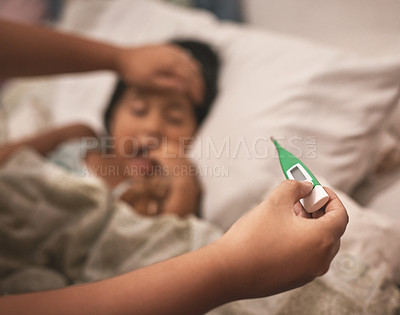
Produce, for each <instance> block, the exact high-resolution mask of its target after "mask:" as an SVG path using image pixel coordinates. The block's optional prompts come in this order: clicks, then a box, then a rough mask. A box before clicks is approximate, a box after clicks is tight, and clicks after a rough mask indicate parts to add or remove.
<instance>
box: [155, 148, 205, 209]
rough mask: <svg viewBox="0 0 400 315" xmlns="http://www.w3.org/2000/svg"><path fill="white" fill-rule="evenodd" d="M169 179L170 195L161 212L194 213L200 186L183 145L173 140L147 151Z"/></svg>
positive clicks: (193, 166) (196, 207) (197, 203)
mask: <svg viewBox="0 0 400 315" xmlns="http://www.w3.org/2000/svg"><path fill="white" fill-rule="evenodd" d="M149 158H151V159H155V160H156V161H157V162H158V163H160V165H161V166H162V168H163V171H164V173H165V174H167V175H168V178H169V180H170V196H169V198H168V199H167V200H166V201H165V203H164V205H163V211H162V213H163V214H167V213H175V214H177V215H179V216H185V215H188V214H195V213H197V211H198V205H199V199H200V196H201V187H200V183H199V181H198V178H197V175H196V172H195V170H196V168H195V165H194V164H193V163H192V162H191V161H190V160H189V159H188V158H187V156H186V153H185V152H184V147H181V146H179V144H178V143H176V142H174V141H168V142H167V143H166V145H165V146H162V147H160V148H159V149H157V150H152V151H150V152H149Z"/></svg>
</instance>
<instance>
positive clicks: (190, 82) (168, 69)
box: [116, 44, 204, 103]
mask: <svg viewBox="0 0 400 315" xmlns="http://www.w3.org/2000/svg"><path fill="white" fill-rule="evenodd" d="M116 70H117V72H118V73H119V74H120V76H121V77H122V79H123V80H124V81H125V82H126V83H127V84H128V85H132V86H136V87H140V88H142V89H158V90H173V91H178V92H181V93H185V94H186V95H187V96H189V98H190V99H191V100H192V101H193V102H194V103H201V102H202V100H203V94H204V82H203V78H202V70H201V66H200V64H199V63H198V62H197V61H196V60H195V59H194V58H192V57H191V56H190V55H189V54H188V53H186V52H185V51H184V49H182V48H179V47H177V46H175V45H171V44H158V45H147V46H143V47H137V48H121V49H120V50H119V52H118V53H117V68H116Z"/></svg>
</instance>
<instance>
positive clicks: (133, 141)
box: [0, 41, 219, 216]
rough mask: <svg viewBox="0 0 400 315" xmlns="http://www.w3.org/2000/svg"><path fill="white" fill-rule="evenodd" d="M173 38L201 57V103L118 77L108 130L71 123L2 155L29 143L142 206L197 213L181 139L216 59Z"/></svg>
mask: <svg viewBox="0 0 400 315" xmlns="http://www.w3.org/2000/svg"><path fill="white" fill-rule="evenodd" d="M174 44H175V45H178V46H179V47H182V48H184V49H185V50H186V51H187V53H188V55H189V56H191V58H195V59H196V60H197V61H198V62H199V63H200V64H201V68H202V69H203V78H204V83H205V94H204V101H203V103H202V104H199V105H195V104H194V103H193V102H192V101H191V100H190V99H189V97H187V96H186V95H185V94H181V93H177V92H171V91H154V90H144V89H139V88H137V87H135V86H127V85H125V84H124V83H123V82H122V81H120V82H119V83H118V84H117V86H116V88H115V91H114V94H113V96H112V98H111V101H110V103H109V105H108V107H107V109H106V111H105V115H104V123H105V127H106V130H107V132H108V135H107V136H103V137H100V139H97V138H94V137H96V135H95V133H94V132H93V131H92V130H91V128H89V127H87V126H85V125H81V124H76V125H71V126H67V127H63V128H60V129H56V130H53V131H50V132H47V133H46V134H42V135H39V136H36V137H34V138H32V139H27V140H23V141H21V142H19V143H16V144H9V145H6V146H5V147H3V148H1V149H0V162H2V161H4V160H5V159H6V158H7V156H9V155H10V154H11V153H12V152H13V151H15V150H16V149H17V148H19V147H21V146H24V145H28V146H32V147H33V148H35V149H36V150H37V151H38V152H40V153H42V154H44V155H47V156H49V158H50V159H51V160H53V161H54V162H55V163H57V164H59V165H62V166H64V167H67V168H68V169H70V170H71V171H74V172H80V173H81V174H83V175H88V174H90V175H95V176H98V177H101V178H102V179H103V180H104V181H105V182H106V183H107V184H108V186H109V187H110V189H113V190H114V193H115V194H116V195H117V196H118V197H120V198H121V199H123V200H125V201H126V202H128V203H130V204H131V205H132V206H133V208H134V209H135V210H136V211H138V212H140V213H142V214H145V215H154V214H159V213H172V212H173V213H176V214H178V215H181V216H183V215H186V214H189V213H195V212H196V211H197V208H198V202H199V197H200V187H199V184H198V182H197V180H196V176H195V175H194V173H195V172H194V171H193V170H194V166H193V165H192V164H191V163H190V161H189V160H188V159H187V158H186V157H185V154H184V147H185V145H187V142H188V140H189V142H190V139H191V138H192V137H193V136H194V134H195V132H196V130H197V128H198V127H199V125H200V124H201V122H202V121H203V119H204V118H205V116H206V115H207V112H208V110H209V108H210V106H211V103H212V101H213V99H214V97H215V94H216V81H217V73H218V62H219V61H218V57H217V55H216V54H215V53H214V52H213V51H212V49H211V48H210V47H209V46H207V45H206V44H203V43H200V42H195V41H176V42H174ZM79 138H80V140H78V141H77V139H79ZM71 140H75V141H74V142H71ZM66 142H68V143H67V144H66ZM63 143H64V145H62V146H61V147H60V144H63ZM82 145H83V147H82ZM56 147H58V149H57V150H56V151H53V150H54V149H55V148H56ZM82 149H83V150H82ZM52 151H53V152H52Z"/></svg>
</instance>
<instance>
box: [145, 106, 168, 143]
mask: <svg viewBox="0 0 400 315" xmlns="http://www.w3.org/2000/svg"><path fill="white" fill-rule="evenodd" d="M163 132H164V124H163V119H162V115H161V113H160V112H158V111H153V112H152V113H151V114H150V115H149V116H148V119H147V120H146V123H145V124H144V135H145V136H148V137H155V138H157V139H161V137H162V135H163Z"/></svg>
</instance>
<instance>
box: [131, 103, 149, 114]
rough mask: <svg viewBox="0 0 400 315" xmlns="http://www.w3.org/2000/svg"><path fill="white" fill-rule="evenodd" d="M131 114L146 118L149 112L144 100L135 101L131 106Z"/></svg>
mask: <svg viewBox="0 0 400 315" xmlns="http://www.w3.org/2000/svg"><path fill="white" fill-rule="evenodd" d="M129 110H130V113H131V114H133V115H135V116H144V115H146V113H147V111H148V106H147V104H146V103H145V102H144V101H143V100H139V99H136V100H133V101H131V104H130V106H129Z"/></svg>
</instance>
